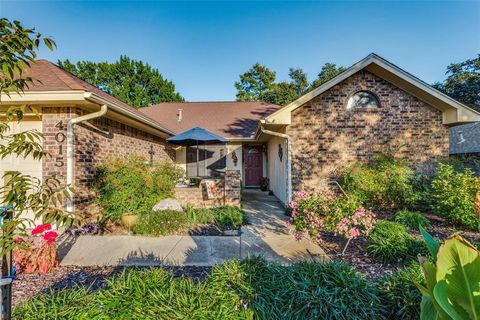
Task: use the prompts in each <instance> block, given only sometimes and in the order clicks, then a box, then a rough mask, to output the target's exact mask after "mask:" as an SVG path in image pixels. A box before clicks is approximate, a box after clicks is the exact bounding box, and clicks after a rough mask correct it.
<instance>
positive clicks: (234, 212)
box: [212, 206, 246, 229]
mask: <svg viewBox="0 0 480 320" xmlns="http://www.w3.org/2000/svg"><path fill="white" fill-rule="evenodd" d="M212 211H213V215H214V222H215V224H216V225H217V227H219V228H221V229H238V228H240V226H242V225H243V224H245V223H246V218H245V214H244V212H243V211H242V210H241V209H239V208H237V207H234V206H223V207H218V208H214V209H212Z"/></svg>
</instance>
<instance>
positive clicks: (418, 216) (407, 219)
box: [395, 210, 430, 230]
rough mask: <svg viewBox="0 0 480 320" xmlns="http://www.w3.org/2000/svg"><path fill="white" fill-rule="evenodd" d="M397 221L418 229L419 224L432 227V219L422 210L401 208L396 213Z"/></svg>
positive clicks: (426, 227) (412, 228)
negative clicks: (421, 211)
mask: <svg viewBox="0 0 480 320" xmlns="http://www.w3.org/2000/svg"><path fill="white" fill-rule="evenodd" d="M395 222H398V223H400V224H402V225H404V226H405V227H407V228H409V229H411V230H418V227H419V226H422V227H424V228H425V229H428V228H430V221H428V219H427V218H426V217H425V216H424V215H423V214H422V213H420V212H415V211H408V210H401V211H398V212H397V213H395Z"/></svg>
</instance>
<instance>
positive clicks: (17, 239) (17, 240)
mask: <svg viewBox="0 0 480 320" xmlns="http://www.w3.org/2000/svg"><path fill="white" fill-rule="evenodd" d="M13 241H15V243H23V242H25V240H23V238H22V237H16V238H15V239H14V240H13Z"/></svg>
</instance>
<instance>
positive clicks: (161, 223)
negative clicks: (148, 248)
mask: <svg viewBox="0 0 480 320" xmlns="http://www.w3.org/2000/svg"><path fill="white" fill-rule="evenodd" d="M188 227H189V223H188V218H187V215H186V214H185V212H181V211H175V210H161V211H148V212H144V213H142V214H141V215H140V217H139V219H138V220H137V221H136V222H135V224H134V225H133V227H132V232H133V233H135V234H142V235H150V236H166V235H172V234H177V233H180V232H182V231H185V230H187V229H188Z"/></svg>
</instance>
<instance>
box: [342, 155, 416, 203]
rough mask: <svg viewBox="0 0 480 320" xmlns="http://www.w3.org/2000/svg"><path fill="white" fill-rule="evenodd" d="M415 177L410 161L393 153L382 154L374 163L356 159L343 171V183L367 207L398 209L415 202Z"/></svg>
mask: <svg viewBox="0 0 480 320" xmlns="http://www.w3.org/2000/svg"><path fill="white" fill-rule="evenodd" d="M413 177H414V172H413V170H412V169H411V168H410V167H409V166H408V164H406V163H404V162H403V161H401V160H399V159H396V158H394V157H393V156H390V155H379V156H377V157H376V159H375V161H374V162H372V163H364V162H357V163H355V164H354V165H353V166H352V167H350V168H349V169H348V170H346V172H345V173H344V174H343V175H342V177H341V184H342V187H343V188H344V189H345V190H346V192H347V193H349V194H354V195H356V196H357V197H358V199H359V200H360V201H361V203H363V204H364V205H365V206H366V207H367V208H372V209H377V210H384V209H395V208H402V207H409V206H411V205H412V204H414V203H415V201H416V199H417V194H416V193H415V190H414V188H413V185H412V179H413Z"/></svg>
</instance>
